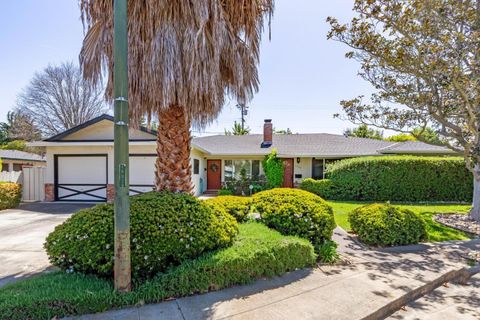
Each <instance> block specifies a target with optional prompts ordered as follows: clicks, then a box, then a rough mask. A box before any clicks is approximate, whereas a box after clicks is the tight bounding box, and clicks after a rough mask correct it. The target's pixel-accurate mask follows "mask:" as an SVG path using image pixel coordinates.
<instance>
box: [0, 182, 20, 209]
mask: <svg viewBox="0 0 480 320" xmlns="http://www.w3.org/2000/svg"><path fill="white" fill-rule="evenodd" d="M21 199H22V186H21V185H20V184H17V183H13V182H0V210H4V209H10V208H16V207H18V205H19V204H20V200H21Z"/></svg>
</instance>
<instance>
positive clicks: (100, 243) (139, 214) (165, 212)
mask: <svg viewBox="0 0 480 320" xmlns="http://www.w3.org/2000/svg"><path fill="white" fill-rule="evenodd" d="M113 216H114V214H113V205H112V204H100V205H97V206H95V207H93V208H89V209H84V210H81V211H79V212H77V213H76V214H74V215H73V216H72V217H70V218H69V219H67V220H66V221H65V222H64V223H63V224H61V225H59V226H57V227H56V228H55V230H54V231H53V232H52V233H50V235H49V236H48V237H47V241H46V243H45V249H46V250H47V254H48V256H49V258H50V261H51V263H52V264H54V265H56V266H58V267H60V268H62V269H64V270H67V271H75V272H76V271H79V272H83V273H94V274H97V275H100V276H106V277H110V276H112V274H113V257H114V248H113V241H114V219H113ZM130 225H131V231H130V233H131V236H130V241H131V259H132V275H133V278H134V279H139V278H140V279H142V278H147V277H150V276H152V275H154V274H156V273H158V272H162V271H165V270H166V268H168V267H169V266H171V265H177V264H179V263H181V262H182V261H184V260H186V259H192V258H195V257H197V256H199V255H200V254H201V253H203V252H205V251H209V250H214V249H217V248H221V247H227V246H229V245H231V244H232V242H233V239H234V237H235V236H236V234H237V233H238V225H237V222H236V221H235V219H234V218H233V217H232V216H231V215H229V214H227V213H226V212H225V211H224V210H214V209H213V208H212V207H210V206H208V205H206V204H204V203H202V202H201V201H200V200H197V199H196V198H195V197H193V196H190V195H186V194H178V193H169V192H149V193H145V194H142V195H138V196H134V197H131V198H130Z"/></svg>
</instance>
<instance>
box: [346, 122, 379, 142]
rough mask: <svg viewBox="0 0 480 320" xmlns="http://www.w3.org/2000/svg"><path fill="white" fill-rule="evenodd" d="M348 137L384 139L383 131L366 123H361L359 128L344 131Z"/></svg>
mask: <svg viewBox="0 0 480 320" xmlns="http://www.w3.org/2000/svg"><path fill="white" fill-rule="evenodd" d="M343 134H344V135H345V136H347V137H357V138H368V139H377V140H382V139H383V132H382V131H380V130H374V129H371V128H369V127H368V126H367V125H366V124H361V125H359V126H358V127H357V128H352V129H347V130H345V132H344V133H343Z"/></svg>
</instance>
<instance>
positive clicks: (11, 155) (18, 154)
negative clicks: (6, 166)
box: [0, 150, 46, 162]
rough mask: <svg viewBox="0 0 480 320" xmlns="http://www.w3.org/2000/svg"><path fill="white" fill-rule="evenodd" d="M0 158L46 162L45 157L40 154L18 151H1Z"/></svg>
mask: <svg viewBox="0 0 480 320" xmlns="http://www.w3.org/2000/svg"><path fill="white" fill-rule="evenodd" d="M0 158H1V159H8V160H23V161H42V162H44V161H46V160H45V157H42V156H40V155H38V154H35V153H30V152H24V151H18V150H0Z"/></svg>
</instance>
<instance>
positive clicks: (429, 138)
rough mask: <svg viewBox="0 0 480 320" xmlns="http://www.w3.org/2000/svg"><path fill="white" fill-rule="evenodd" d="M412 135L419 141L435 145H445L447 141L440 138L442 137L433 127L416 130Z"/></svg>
mask: <svg viewBox="0 0 480 320" xmlns="http://www.w3.org/2000/svg"><path fill="white" fill-rule="evenodd" d="M412 135H413V136H414V137H416V138H417V139H418V140H419V141H422V142H425V143H429V144H435V145H444V144H445V141H444V140H443V139H442V138H441V137H440V135H439V134H438V133H437V131H435V130H434V129H433V128H431V127H426V128H415V129H413V131H412Z"/></svg>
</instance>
